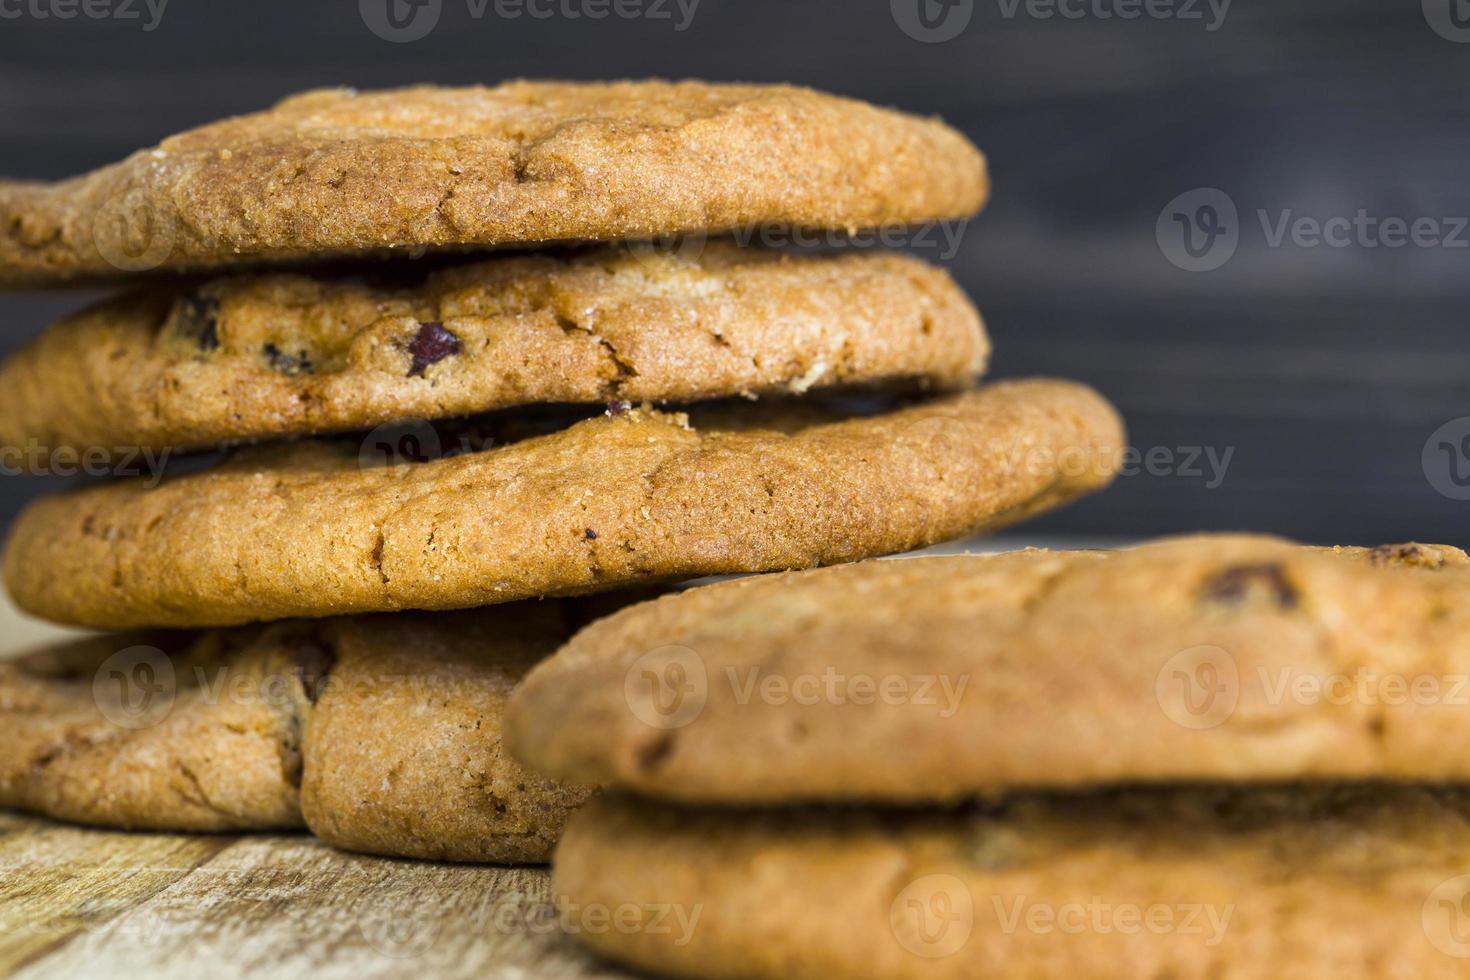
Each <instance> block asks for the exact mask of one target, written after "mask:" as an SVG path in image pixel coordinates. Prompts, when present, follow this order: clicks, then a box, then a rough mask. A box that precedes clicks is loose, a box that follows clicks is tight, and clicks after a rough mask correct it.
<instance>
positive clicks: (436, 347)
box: [408, 323, 460, 378]
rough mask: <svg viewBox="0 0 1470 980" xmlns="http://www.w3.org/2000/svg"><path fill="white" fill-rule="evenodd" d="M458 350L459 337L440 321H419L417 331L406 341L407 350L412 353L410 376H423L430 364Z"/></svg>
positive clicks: (436, 362)
mask: <svg viewBox="0 0 1470 980" xmlns="http://www.w3.org/2000/svg"><path fill="white" fill-rule="evenodd" d="M459 351H460V344H459V338H458V337H456V336H455V335H454V334H452V333H450V332H449V331H448V330H445V329H444V324H442V323H421V324H419V332H418V333H416V334H414V336H413V339H412V340H410V341H409V342H408V352H409V353H410V354H412V355H413V364H411V365H410V366H409V368H408V376H409V377H410V378H414V377H419V378H421V377H423V375H424V370H425V369H426V368H427V367H428V366H429V365H430V364H438V363H439V362H440V361H442V360H444V358H446V357H449V356H450V355H451V354H458V353H459Z"/></svg>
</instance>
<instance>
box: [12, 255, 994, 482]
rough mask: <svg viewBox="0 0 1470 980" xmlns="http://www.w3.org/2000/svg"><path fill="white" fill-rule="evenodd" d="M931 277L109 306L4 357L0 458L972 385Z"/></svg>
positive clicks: (672, 279) (286, 285)
mask: <svg viewBox="0 0 1470 980" xmlns="http://www.w3.org/2000/svg"><path fill="white" fill-rule="evenodd" d="M988 354H989V344H988V342H987V340H986V338H985V334H984V331H983V329H982V327H981V324H980V319H979V316H978V315H977V314H976V313H975V310H974V308H973V307H972V306H971V305H970V303H969V301H968V300H967V299H966V298H965V296H964V294H963V293H962V292H961V291H960V289H959V287H957V286H956V285H955V284H954V281H953V280H952V279H950V277H949V276H948V275H947V274H946V273H944V272H943V271H941V270H939V269H936V268H931V267H929V266H926V265H925V264H924V263H922V262H919V261H918V260H916V259H912V258H908V257H903V256H899V255H896V254H892V253H848V254H842V255H824V256H804V257H796V256H791V255H782V254H780V253H776V252H770V251H766V250H763V249H753V248H740V247H738V246H735V245H732V244H728V243H710V244H708V245H707V246H705V247H704V248H702V249H697V250H692V251H691V252H689V253H687V254H686V253H679V252H673V253H657V252H648V253H645V252H643V251H640V250H637V249H628V248H621V247H604V248H600V249H595V250H591V251H582V252H576V253H567V254H562V255H556V256H553V255H532V256H516V257H502V258H492V259H485V260H478V261H474V262H468V263H466V262H459V263H456V264H454V265H451V266H449V267H447V268H442V269H440V270H438V271H435V272H432V273H429V274H428V275H427V276H425V275H423V274H422V273H419V274H418V275H416V276H414V277H413V278H412V279H407V280H405V281H401V282H398V283H390V282H381V281H375V280H372V279H363V278H362V277H360V276H355V275H339V276H316V277H312V276H304V275H287V274H276V275H258V276H249V275H240V276H234V277H231V278H225V279H217V280H213V281H210V282H206V283H203V284H202V285H198V286H195V287H193V288H187V289H186V288H184V287H153V288H149V289H145V290H143V291H140V292H134V293H131V294H128V295H126V296H123V297H120V298H115V299H111V300H108V301H106V302H103V303H101V304H99V305H97V306H94V307H92V308H90V309H88V310H86V311H84V312H82V313H80V314H77V315H76V316H73V317H70V318H69V319H67V320H64V321H62V322H60V323H58V324H56V325H55V326H53V327H51V328H50V329H49V330H47V331H45V332H43V333H42V334H41V335H40V336H39V337H37V338H36V339H35V340H33V341H32V342H31V343H30V344H28V345H27V346H26V347H25V348H23V349H22V350H20V351H19V352H17V353H16V354H14V355H12V356H11V357H9V358H7V359H6V360H5V361H4V363H3V364H0V444H4V445H9V446H17V447H21V446H30V445H36V446H38V447H39V448H40V449H42V450H51V449H56V448H63V449H67V450H70V451H72V452H76V453H82V452H84V451H91V450H93V449H94V447H98V448H101V449H105V450H108V451H110V452H116V451H117V449H118V447H129V448H132V447H139V448H143V449H147V450H149V451H152V452H154V453H157V452H161V451H164V450H187V449H194V448H200V447H207V446H214V445H218V444H220V443H228V442H236V441H241V440H256V439H265V438H272V437H283V436H297V435H307V434H316V433H324V432H332V431H344V430H353V429H369V428H372V427H373V426H375V425H378V424H380V423H384V422H392V421H400V420H406V419H429V418H440V417H444V416H453V415H469V414H473V413H477V412H483V411H487V410H490V409H498V408H506V407H511V406H518V405H526V404H531V403H543V402H597V403H602V402H608V401H614V400H618V399H628V400H632V401H644V400H648V401H656V402H661V401H691V400H696V399H705V398H718V397H725V396H732V395H747V396H753V395H760V394H769V393H782V392H804V391H807V390H809V389H820V388H826V387H831V386H839V385H841V386H852V385H875V384H880V383H902V384H917V385H920V386H927V387H934V388H955V387H964V386H966V385H968V384H969V383H970V382H971V381H972V380H973V378H974V377H975V376H976V375H977V374H979V373H980V372H981V371H983V369H984V367H985V362H986V359H987V356H988Z"/></svg>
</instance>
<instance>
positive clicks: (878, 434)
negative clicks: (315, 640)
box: [5, 380, 1123, 628]
mask: <svg viewBox="0 0 1470 980" xmlns="http://www.w3.org/2000/svg"><path fill="white" fill-rule="evenodd" d="M1122 442H1123V432H1122V428H1121V425H1120V423H1119V420H1118V417H1117V415H1116V413H1115V412H1114V411H1113V409H1112V407H1111V406H1109V405H1108V403H1107V402H1106V401H1104V400H1103V399H1102V398H1101V397H1100V396H1099V395H1097V394H1096V393H1095V392H1093V391H1092V390H1091V389H1089V388H1085V387H1083V386H1080V385H1076V384H1072V383H1069V382H1063V381H1049V380H1033V381H1016V382H1006V383H1002V384H996V385H991V386H988V387H985V388H981V389H977V390H974V391H970V392H966V393H963V394H959V395H954V396H949V397H944V398H937V399H930V400H925V401H922V402H920V403H918V404H914V405H911V406H909V407H904V408H896V409H891V410H887V411H882V412H879V413H878V414H873V415H867V416H861V415H853V414H852V413H850V412H831V411H828V410H826V409H824V408H823V407H822V406H819V405H817V404H815V403H814V400H812V399H801V400H799V401H796V402H795V403H787V404H782V405H777V404H774V403H762V405H759V406H737V407H734V408H733V409H728V410H725V409H720V408H718V407H716V408H712V409H708V410H702V412H696V413H695V414H693V415H690V416H685V415H682V414H679V415H672V414H666V413H662V412H657V411H653V410H648V409H637V408H629V407H627V406H626V404H622V405H616V406H613V407H612V408H610V409H609V410H608V412H607V413H605V414H603V415H601V416H598V417H594V418H591V419H587V420H585V421H582V422H579V423H577V424H574V425H572V426H571V427H570V428H565V429H560V430H557V431H555V432H552V433H551V434H549V435H543V436H533V437H529V438H525V439H522V440H520V441H510V442H496V443H495V445H494V447H493V448H489V449H484V450H482V451H479V452H468V453H463V454H459V455H453V456H450V457H448V458H441V459H437V460H433V461H430V462H425V463H400V464H399V465H381V464H379V463H375V462H374V460H381V459H382V457H380V456H376V455H374V453H373V452H372V451H371V449H370V448H362V447H359V446H358V445H355V444H340V443H325V442H305V443H297V444H286V445H272V446H263V447H256V448H254V449H251V450H247V451H242V452H240V453H237V454H236V455H235V456H234V457H233V458H232V459H231V460H230V461H228V462H225V463H223V464H221V465H218V466H216V467H214V468H213V469H209V470H205V471H203V472H197V473H192V474H188V475H180V476H177V477H175V478H171V479H168V480H165V481H164V482H163V483H162V484H161V485H159V486H157V487H152V486H151V485H150V482H149V481H147V480H142V479H139V480H127V481H114V482H112V483H109V484H105V485H101V486H95V487H91V488H87V489H84V490H80V491H77V492H73V493H68V494H62V495H58V496H55V497H50V498H45V499H42V500H39V501H36V502H34V503H32V504H31V505H30V506H29V507H28V508H27V509H26V510H25V511H24V512H23V513H22V514H21V516H20V517H18V518H17V520H16V522H15V524H14V526H13V528H12V532H11V537H10V540H9V543H8V546H7V549H6V556H5V574H6V582H7V584H8V586H9V589H10V592H11V595H12V597H13V598H14V599H15V601H16V603H17V604H18V605H20V606H21V607H22V608H23V609H25V610H27V611H29V612H31V613H33V614H36V615H39V616H42V617H44V618H48V619H53V620H56V621H58V622H67V623H74V624H78V625H97V626H105V627H111V628H124V627H130V626H139V625H144V624H147V625H150V626H212V625H227V624H236V623H241V622H245V621H250V620H267V619H280V618H286V617H294V616H325V615H335V614H343V613H355V612H381V611H394V610H399V609H405V608H416V609H451V608H468V607H472V606H481V605H487V604H490V603H497V602H508V601H511V600H514V599H524V598H530V597H535V596H543V595H556V594H572V593H582V592H597V591H602V590H607V589H616V588H621V587H626V586H628V585H630V584H634V583H639V582H650V581H658V580H671V579H679V578H692V577H698V576H701V575H709V574H720V573H729V572H751V571H762V570H773V569H787V568H801V567H809V566H813V565H823V564H833V563H838V562H845V561H852V560H854V559H858V558H865V557H870V556H873V555H880V554H887V553H891V552H898V551H905V550H908V549H911V548H916V547H922V546H925V545H929V544H933V543H935V542H939V541H944V540H947V539H951V538H956V537H961V536H963V535H966V534H970V533H972V532H977V531H981V530H986V529H989V528H993V527H997V526H1000V525H1004V524H1008V523H1011V522H1014V521H1018V520H1021V519H1023V518H1025V517H1027V516H1029V515H1031V514H1033V513H1035V512H1037V511H1040V510H1043V509H1045V508H1048V507H1052V506H1055V505H1057V504H1060V503H1062V502H1064V501H1066V500H1069V499H1071V498H1073V497H1075V496H1077V495H1078V494H1081V493H1085V492H1087V491H1090V490H1095V489H1098V488H1100V487H1102V486H1103V485H1105V484H1106V483H1108V482H1109V480H1110V479H1111V477H1112V474H1113V472H1114V470H1115V469H1116V467H1117V466H1118V464H1119V462H1120V460H1121V446H1122ZM365 460H366V462H365Z"/></svg>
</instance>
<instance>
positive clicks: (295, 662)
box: [0, 603, 586, 862]
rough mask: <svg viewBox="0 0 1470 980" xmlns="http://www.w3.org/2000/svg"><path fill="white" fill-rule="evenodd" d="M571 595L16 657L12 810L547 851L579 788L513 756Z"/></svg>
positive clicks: (501, 854)
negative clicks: (531, 681)
mask: <svg viewBox="0 0 1470 980" xmlns="http://www.w3.org/2000/svg"><path fill="white" fill-rule="evenodd" d="M584 613H585V611H584V610H581V609H579V608H577V607H576V604H573V603H540V604H536V605H524V606H505V607H500V608H498V609H495V610H479V611H473V612H465V613H453V614H442V615H436V616H429V615H417V616H415V615H405V616H397V617H390V616H384V617H373V618H365V619H339V620H324V621H320V622H294V623H281V624H275V625H271V626H267V627H246V628H242V629H237V630H222V631H211V632H205V633H200V634H153V635H147V636H117V635H115V636H110V637H97V638H94V639H89V640H86V641H83V642H82V643H80V644H77V645H75V646H73V647H70V648H65V649H58V650H54V651H49V652H46V653H43V654H38V655H34V656H31V657H28V658H25V659H21V660H18V661H11V662H7V663H4V664H0V718H3V720H4V724H5V730H6V733H7V738H6V740H5V743H4V744H3V745H0V806H7V807H14V808H18V809H25V810H31V811H34V812H38V813H42V814H46V815H48V816H51V817H55V818H57V819H62V820H70V821H75V822H78V823H86V824H92V825H97V826H105V827H121V828H136V829H148V830H173V831H180V830H188V831H227V830H236V831H238V830H266V829H275V828H292V827H299V826H302V825H303V824H304V825H305V826H307V827H309V828H310V829H311V830H312V831H313V832H314V833H316V834H317V835H318V836H320V837H322V838H323V839H325V840H326V841H328V842H329V843H331V844H334V845H337V846H339V847H343V848H347V849H351V850H359V851H368V852H372V853H377V854H387V855H394V856H402V857H415V858H432V859H440V860H454V861H484V862H534V861H543V860H545V859H546V857H547V855H548V854H549V853H550V849H551V846H552V845H553V844H554V842H555V841H556V838H557V835H558V834H559V832H560V830H561V827H562V824H563V822H564V821H565V819H566V817H567V814H568V813H569V812H570V811H571V810H572V809H573V808H574V807H576V806H577V805H578V804H580V803H581V802H582V801H583V800H584V799H585V797H586V793H585V792H584V791H582V790H577V789H572V788H568V787H563V786H558V785H556V784H554V783H552V782H550V781H548V780H544V779H540V778H537V777H535V776H532V775H530V774H528V773H526V772H524V771H523V770H522V769H520V768H519V767H518V766H517V765H516V764H515V763H514V762H512V761H511V760H510V759H509V757H508V756H507V755H506V753H505V752H504V751H503V750H502V748H501V741H500V739H501V733H500V715H501V710H502V708H503V705H504V702H505V699H506V697H507V696H508V694H509V692H510V690H511V688H512V687H513V686H514V684H515V683H516V681H517V680H519V678H520V677H521V676H522V675H523V674H524V673H525V671H526V670H527V669H528V668H529V667H530V665H531V664H532V663H534V662H535V661H536V659H538V658H539V657H542V656H544V655H545V654H546V653H548V652H549V651H550V650H552V649H554V648H555V647H556V645H557V644H558V643H559V642H561V641H562V640H564V639H565V638H566V636H568V635H569V634H570V633H571V631H572V630H573V629H574V628H575V626H576V625H578V624H579V623H581V622H584V621H585V620H584V619H583V618H582V617H583V615H584Z"/></svg>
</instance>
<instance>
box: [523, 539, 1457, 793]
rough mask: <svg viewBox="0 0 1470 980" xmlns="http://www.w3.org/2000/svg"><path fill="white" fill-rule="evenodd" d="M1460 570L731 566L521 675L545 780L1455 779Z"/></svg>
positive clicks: (1333, 559) (1441, 554) (1351, 552)
mask: <svg viewBox="0 0 1470 980" xmlns="http://www.w3.org/2000/svg"><path fill="white" fill-rule="evenodd" d="M1467 701H1470V559H1467V557H1466V555H1465V553H1464V552H1462V551H1460V550H1459V549H1457V548H1449V547H1443V546H1434V545H1401V546H1387V547H1383V548H1379V549H1372V550H1369V549H1320V548H1308V547H1302V546H1299V545H1295V544H1292V543H1290V542H1287V541H1283V540H1280V539H1276V538H1269V537H1254V536H1240V535H1223V536H1221V535H1216V536H1198V537H1185V538H1176V539H1169V540H1163V541H1159V542H1155V543H1151V544H1148V545H1145V546H1142V547H1138V548H1135V549H1131V550H1127V551H1118V552H1100V551H1090V552H1049V551H1039V550H1028V551H1022V552H1014V553H1010V554H1002V555H992V556H984V555H979V556H976V555H971V556H954V557H929V558H915V559H911V560H897V561H880V562H866V563H862V564H856V565H849V566H844V567H841V568H833V569H824V570H820V571H812V572H798V573H792V574H787V575H779V576H764V577H756V578H746V579H740V580H737V581H733V582H726V583H719V584H715V585H711V586H706V587H702V588H697V589H692V590H689V591H687V592H683V593H680V594H678V595H674V596H669V597H667V598H663V599H659V600H656V601H654V602H651V603H645V604H642V605H639V606H635V607H632V608H629V609H627V610H624V611H623V612H621V613H619V614H616V615H614V616H612V617H610V618H608V619H606V620H604V621H602V622H599V623H596V624H594V625H593V626H591V627H589V628H588V629H586V630H584V631H583V632H582V633H580V634H578V635H577V636H576V637H575V638H574V639H573V640H572V642H571V643H570V644H568V645H567V646H566V647H565V648H563V649H562V650H561V651H559V652H558V653H557V655H556V656H555V657H553V658H551V659H550V660H548V661H547V662H546V663H545V664H543V665H542V666H540V667H539V668H537V669H536V670H535V671H533V672H532V673H531V675H530V676H529V677H528V678H527V680H526V682H525V684H524V685H523V687H522V688H521V689H520V691H519V692H518V694H517V696H516V697H515V698H514V699H513V701H512V704H511V707H510V710H509V712H508V715H507V733H508V735H507V737H508V740H509V744H510V746H511V749H512V751H513V752H515V753H516V754H517V756H518V758H520V759H521V760H522V761H523V762H525V763H526V764H527V765H528V767H530V768H532V769H533V770H535V771H537V772H540V773H542V774H543V775H547V776H551V777H554V778H558V779H562V780H566V781H575V782H584V783H590V784H596V785H612V786H619V787H625V788H629V789H632V790H636V791H638V792H640V793H645V794H649V795H653V796H657V797H661V798H667V799H672V800H681V801H701V802H711V803H714V802H718V803H751V802H761V803H779V802H791V801H831V800H839V801H840V800H853V799H869V800H887V801H902V802H930V801H936V800H954V799H963V798H968V797H971V796H974V795H975V794H997V793H1004V792H1011V791H1015V790H1016V789H1019V788H1026V787H1049V788H1074V787H1085V786H1093V785H1099V784H1104V783H1110V782H1125V783H1133V782H1149V783H1154V782H1161V781H1170V780H1182V781H1188V782H1194V781H1200V780H1220V781H1241V782H1249V781H1259V780H1272V779H1278V780H1279V779H1354V778H1364V779H1393V780H1397V779H1423V780H1464V779H1470V753H1466V752H1464V751H1460V750H1459V748H1458V747H1460V746H1464V745H1466V744H1467V743H1470V716H1467V714H1466V704H1467Z"/></svg>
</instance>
